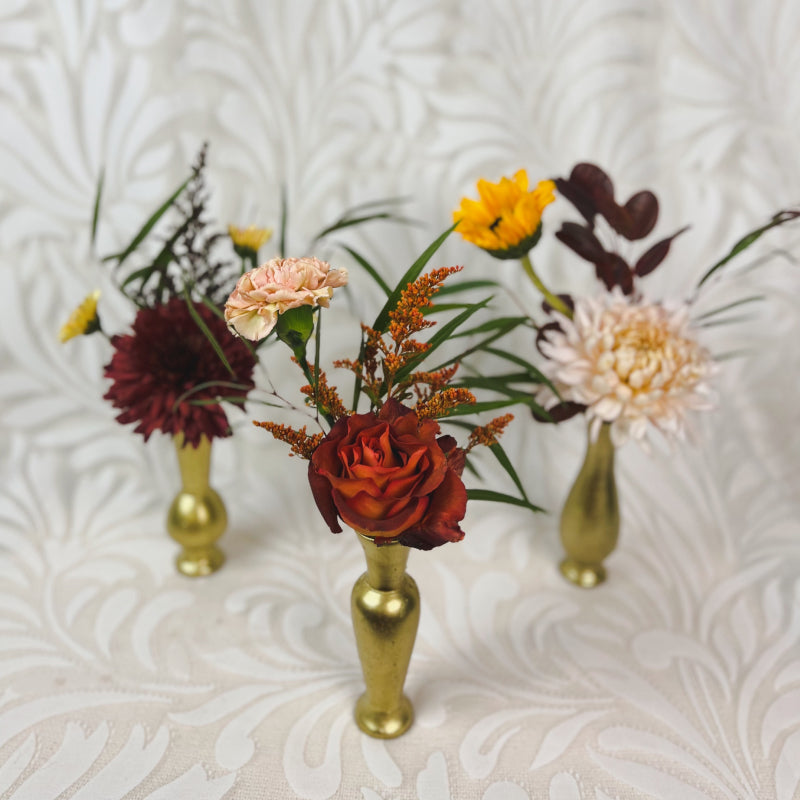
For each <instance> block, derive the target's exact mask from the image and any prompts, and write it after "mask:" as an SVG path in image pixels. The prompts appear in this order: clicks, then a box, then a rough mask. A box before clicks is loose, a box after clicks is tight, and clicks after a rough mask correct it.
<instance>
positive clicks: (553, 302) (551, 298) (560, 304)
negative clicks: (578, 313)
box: [520, 255, 572, 319]
mask: <svg viewBox="0 0 800 800" xmlns="http://www.w3.org/2000/svg"><path fill="white" fill-rule="evenodd" d="M520 261H521V262H522V266H523V268H524V270H525V273H526V274H527V276H528V277H529V278H530V279H531V283H533V285H534V286H535V287H536V288H537V289H538V290H539V291H540V292H541V293H542V296H543V297H544V299H545V300H547V302H548V303H549V304H550V306H551V307H552V308H553V309H554V310H555V311H558V312H559V313H560V314H563V315H564V316H565V317H567V319H572V311H571V310H570V308H569V306H567V304H566V303H565V302H564V301H563V300H562V299H561V298H560V297H556V295H554V294H553V293H552V292H551V291H550V290H549V289H548V288H547V287H546V286H545V285H544V284H543V283H542V279H541V278H540V277H539V276H538V275H537V274H536V270H534V268H533V264H532V263H531V258H530V256H529V255H524V256H522V258H521V259H520Z"/></svg>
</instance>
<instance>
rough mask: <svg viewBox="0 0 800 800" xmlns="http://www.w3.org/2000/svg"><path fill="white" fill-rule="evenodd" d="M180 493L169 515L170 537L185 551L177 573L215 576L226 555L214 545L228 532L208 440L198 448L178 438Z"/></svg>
mask: <svg viewBox="0 0 800 800" xmlns="http://www.w3.org/2000/svg"><path fill="white" fill-rule="evenodd" d="M174 441H175V450H176V452H177V454H178V467H179V468H180V472H181V483H182V486H181V490H180V492H179V493H178V495H177V496H176V497H175V499H174V500H173V501H172V505H171V506H170V509H169V512H168V514H167V530H168V531H169V535H170V536H171V537H172V538H173V539H174V540H175V541H176V542H178V544H180V545H181V547H182V548H183V549H182V550H181V552H180V553H179V554H178V557H177V558H176V559H175V565H176V567H177V568H178V572H182V573H183V574H184V575H188V576H189V577H190V578H197V577H201V576H203V575H210V574H211V573H212V572H216V571H217V570H218V569H219V568H220V567H221V566H222V565H223V563H224V562H225V554H224V553H223V552H222V550H220V549H219V547H217V546H216V544H214V542H216V541H217V539H219V538H220V536H222V534H223V533H224V532H225V528H226V527H227V525H228V515H227V513H226V511H225V505H224V503H223V502H222V498H221V497H220V496H219V495H218V494H217V493H216V492H215V491H214V490H213V489H212V488H211V487H210V486H209V483H208V476H209V471H210V469H211V442H210V440H209V439H208V438H207V437H206V436H203V438H202V439H201V440H200V443H199V444H198V446H197V447H192V446H191V445H190V444H186V443H185V442H184V440H183V435H182V434H179V435H177V436H176V437H175V440H174Z"/></svg>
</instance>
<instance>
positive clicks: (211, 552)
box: [175, 545, 225, 578]
mask: <svg viewBox="0 0 800 800" xmlns="http://www.w3.org/2000/svg"><path fill="white" fill-rule="evenodd" d="M224 563H225V553H223V552H222V550H220V549H219V547H217V546H216V545H210V546H209V547H206V548H204V549H203V550H201V551H200V552H188V551H186V550H184V551H183V552H182V553H181V554H180V555H179V556H178V557H177V558H176V559H175V566H176V567H177V568H178V572H180V573H181V574H183V575H186V576H188V577H189V578H202V577H204V576H205V575H211V574H212V573H213V572H216V571H217V570H218V569H219V568H220V567H221V566H222V565H223V564H224Z"/></svg>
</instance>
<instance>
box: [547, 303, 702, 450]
mask: <svg viewBox="0 0 800 800" xmlns="http://www.w3.org/2000/svg"><path fill="white" fill-rule="evenodd" d="M559 324H560V326H561V329H562V330H561V331H557V330H556V331H548V332H547V336H546V338H544V339H543V340H542V342H541V343H540V349H541V351H542V353H543V354H544V355H545V356H547V361H546V362H545V363H544V366H543V368H542V372H544V373H545V375H547V377H548V378H550V380H551V381H552V382H553V384H554V385H555V386H556V388H557V389H558V391H559V393H560V394H561V398H562V399H563V400H567V401H573V402H576V403H582V404H584V405H585V406H586V407H587V409H586V415H587V417H588V418H589V420H590V422H591V431H592V438H595V437H596V436H597V432H598V431H599V429H600V425H601V424H602V423H603V422H608V423H610V424H611V439H612V441H613V443H614V444H615V445H621V444H623V443H624V442H625V441H626V440H627V439H628V437H632V438H634V439H637V440H640V441H641V440H642V439H643V438H644V436H645V434H646V433H647V427H648V423H652V424H653V425H654V426H655V427H656V428H658V429H659V430H660V431H661V432H663V433H664V434H667V435H673V436H677V437H682V436H683V433H684V430H685V418H686V412H687V411H689V410H691V409H694V410H706V409H710V408H713V403H712V402H711V397H710V396H711V388H710V385H709V382H708V380H709V377H710V376H711V374H712V372H713V371H714V368H715V365H714V362H713V361H712V359H711V355H710V353H709V352H708V350H706V349H705V348H704V347H701V346H700V345H699V344H698V342H697V341H696V339H695V338H694V336H693V332H692V330H691V327H690V325H689V309H688V307H687V306H686V305H683V306H681V307H679V308H677V309H673V310H670V309H668V308H666V307H665V306H663V305H660V304H658V303H645V302H637V301H634V300H631V299H629V298H627V297H625V296H624V295H623V294H622V293H621V292H618V291H614V292H611V293H608V294H604V295H601V296H600V297H597V298H582V299H580V300H578V301H576V303H575V315H574V318H573V319H572V320H569V319H567V318H566V317H561V316H560V315H559ZM549 394H550V398H548V399H549V400H550V403H552V402H553V401H554V400H556V398H554V397H553V395H552V392H550V393H549ZM542 399H543V400H544V401H545V402H546V403H547V399H545V398H542Z"/></svg>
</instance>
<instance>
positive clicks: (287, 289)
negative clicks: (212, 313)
mask: <svg viewBox="0 0 800 800" xmlns="http://www.w3.org/2000/svg"><path fill="white" fill-rule="evenodd" d="M346 284H347V270H346V269H331V265H330V264H328V262H327V261H320V260H319V259H318V258H273V259H272V260H271V261H268V262H267V263H266V264H262V265H261V266H260V267H256V269H252V270H250V272H245V273H244V275H242V277H241V278H239V282H238V283H237V284H236V288H235V289H234V290H233V292H231V295H230V297H229V298H228V300H227V302H226V303H225V321H226V322H227V323H228V328H229V329H230V330H231V331H232V332H233V333H236V334H238V335H239V336H244V337H245V338H246V339H251V340H252V341H254V342H256V341H259V340H260V339H263V338H264V337H265V336H267V335H268V334H269V333H270V331H271V330H272V329H273V328H274V327H275V325H276V324H277V322H278V315H279V314H283V312H284V311H288V310H289V309H290V308H299V307H300V306H323V307H325V308H327V307H328V303H329V302H330V299H331V297H333V290H334V289H335V288H337V287H339V286H345V285H346Z"/></svg>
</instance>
